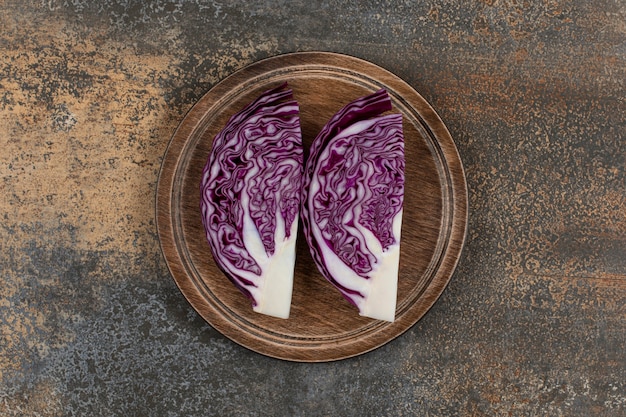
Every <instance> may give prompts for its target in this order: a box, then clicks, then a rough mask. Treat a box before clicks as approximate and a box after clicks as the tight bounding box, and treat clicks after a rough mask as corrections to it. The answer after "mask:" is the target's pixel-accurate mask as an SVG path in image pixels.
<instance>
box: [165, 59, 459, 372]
mask: <svg viewBox="0 0 626 417" xmlns="http://www.w3.org/2000/svg"><path fill="white" fill-rule="evenodd" d="M284 81H287V82H288V83H289V86H290V87H291V88H292V89H293V91H294V97H295V99H296V100H297V101H298V102H299V104H300V110H301V128H302V134H303V141H304V146H305V156H306V150H307V149H308V147H309V146H310V144H311V141H312V140H313V138H314V137H315V136H316V134H317V133H318V132H319V130H320V129H321V128H322V126H323V125H324V124H325V123H326V121H327V120H328V119H329V118H330V117H331V116H332V115H333V114H334V113H335V112H336V111H337V110H339V109H340V108H341V107H343V106H344V105H345V104H347V103H348V102H349V101H352V100H353V99H355V98H357V97H360V96H363V95H365V94H369V93H371V92H373V91H376V90H377V89H380V88H386V89H387V91H388V92H389V94H390V96H391V98H392V102H393V105H394V110H393V111H395V112H401V113H402V114H403V115H404V133H405V141H406V143H405V147H406V149H405V152H406V188H405V207H404V216H403V228H402V242H401V255H400V275H399V279H398V304H397V310H396V321H395V322H394V323H388V322H383V321H377V320H372V319H368V318H364V317H360V316H359V315H358V313H357V311H356V310H355V309H354V307H352V306H351V305H349V304H348V302H347V301H345V300H344V299H343V298H342V297H341V295H340V294H339V292H338V291H336V290H335V289H334V288H333V287H332V286H331V285H330V284H329V283H328V282H326V281H325V280H324V278H323V277H322V276H321V275H320V274H319V272H318V271H317V268H316V266H315V264H314V263H313V260H312V258H311V256H310V254H309V250H308V247H307V246H306V242H305V240H304V239H303V238H302V237H300V239H299V241H298V247H297V260H296V274H295V282H294V291H293V299H292V308H291V316H290V318H289V319H287V320H282V319H277V318H273V317H268V316H264V315H261V314H257V313H254V312H253V311H252V309H251V307H250V304H249V301H248V300H247V299H246V298H245V297H244V296H243V295H241V294H240V293H239V292H238V291H237V290H236V289H235V287H234V286H233V285H232V284H231V283H230V282H229V281H228V279H226V277H225V276H224V275H223V274H222V273H221V271H220V270H219V269H218V268H217V266H216V265H215V263H214V261H213V259H212V256H211V254H210V251H209V247H208V244H207V242H206V239H205V236H204V231H203V227H202V223H201V219H200V210H199V205H200V202H199V199H200V193H199V186H200V184H199V181H200V177H201V172H202V168H203V166H204V164H205V162H206V160H207V157H208V155H209V151H210V149H211V142H212V140H213V137H214V136H215V134H216V133H217V132H218V131H219V130H221V129H222V128H223V127H224V125H225V123H226V121H227V119H228V118H229V117H230V116H231V115H232V114H233V113H235V112H237V111H239V110H240V109H241V108H242V107H243V106H245V105H246V104H247V103H249V102H250V101H252V100H253V99H254V98H256V97H257V96H258V95H259V94H260V93H261V92H263V91H265V90H267V89H269V88H271V87H273V86H276V85H278V84H280V83H282V82H284ZM156 210H157V213H156V216H157V224H158V231H159V238H160V241H161V247H162V250H163V253H164V256H165V258H166V261H167V264H168V267H169V268H170V271H171V274H172V276H173V278H174V280H175V281H176V283H177V285H178V287H179V288H180V290H181V292H182V293H183V294H184V296H185V297H186V298H187V300H188V301H189V302H190V303H191V305H192V306H193V307H194V308H195V310H196V311H197V312H198V313H199V314H200V315H201V316H202V317H203V318H204V319H205V320H206V321H207V322H208V323H209V324H210V325H211V326H213V327H214V328H215V329H217V330H218V331H220V332H221V333H222V334H224V335H225V336H227V337H228V338H230V339H231V340H233V341H235V342H236V343H239V344H240V345H242V346H245V347H247V348H249V349H251V350H254V351H256V352H258V353H261V354H264V355H267V356H271V357H275V358H280V359H285V360H292V361H301V362H321V361H332V360H338V359H343V358H348V357H352V356H356V355H359V354H362V353H365V352H368V351H370V350H372V349H375V348H377V347H379V346H381V345H383V344H385V343H387V342H389V341H390V340H393V339H394V338H396V337H397V336H399V335H400V334H402V333H403V332H405V331H406V330H407V329H409V328H410V327H411V326H413V325H414V324H415V323H416V322H417V321H418V320H419V319H420V318H421V317H422V316H423V315H424V314H425V313H426V312H427V311H428V309H429V308H430V307H431V306H432V305H433V304H434V303H435V301H436V300H437V298H438V297H439V296H440V295H441V293H442V292H443V290H444V288H445V287H446V285H447V283H448V281H449V280H450V277H451V276H452V273H453V271H454V268H455V267H456V264H457V261H458V259H459V255H460V253H461V250H462V246H463V242H464V239H465V234H466V228H467V188H466V183H465V176H464V172H463V167H462V164H461V161H460V159H459V156H458V153H457V150H456V147H455V145H454V142H453V140H452V138H451V137H450V134H449V133H448V130H447V129H446V127H445V125H444V124H443V122H442V121H441V120H440V118H439V117H438V116H437V114H436V113H435V111H434V110H433V109H432V108H431V106H430V105H429V104H428V103H427V102H426V101H425V100H424V99H423V98H422V97H421V96H420V95H419V94H418V93H417V92H416V91H415V90H414V89H413V88H411V87H410V86H409V85H408V84H406V83H405V82H404V81H402V80H401V79H399V78H398V77H396V76H395V75H393V74H391V73H390V72H388V71H386V70H385V69H382V68H380V67H378V66H376V65H374V64H372V63H369V62H366V61H363V60H360V59H357V58H353V57H350V56H345V55H339V54H334V53H324V52H306V53H293V54H287V55H280V56H276V57H273V58H269V59H266V60H263V61H259V62H257V63H254V64H252V65H250V66H248V67H246V68H244V69H242V70H240V71H238V72H236V73H234V74H232V75H231V76H229V77H228V78H226V79H224V80H223V81H221V82H220V83H218V84H217V85H215V86H214V87H213V88H212V89H211V90H210V91H209V92H208V93H207V94H206V95H205V96H203V97H202V98H201V99H200V100H199V101H198V102H197V103H196V105H195V106H194V107H193V108H192V109H191V111H190V112H189V113H188V114H187V116H186V117H185V119H184V120H183V121H182V123H181V124H180V126H179V127H178V129H177V131H176V132H175V134H174V135H173V137H172V139H171V141H170V144H169V146H168V149H167V151H166V154H165V156H164V159H163V164H162V168H161V173H160V176H159V184H158V189H157V209H156Z"/></svg>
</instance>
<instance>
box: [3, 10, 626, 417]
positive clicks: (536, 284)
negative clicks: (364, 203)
mask: <svg viewBox="0 0 626 417" xmlns="http://www.w3.org/2000/svg"><path fill="white" fill-rule="evenodd" d="M0 6H1V9H2V12H0V27H1V28H2V30H1V31H0V57H2V59H0V148H1V152H0V176H1V180H2V181H1V182H0V187H1V188H0V189H1V192H2V194H3V196H4V197H3V198H2V199H0V216H1V218H2V222H1V223H0V225H1V227H0V272H1V275H0V415H2V416H46V417H47V416H179V415H181V416H210V415H215V416H230V415H233V416H369V415H371V416H414V415H418V416H481V415H485V416H591V415H593V416H624V415H626V353H625V348H624V346H626V175H625V165H626V160H625V159H626V158H625V154H626V117H625V115H626V102H625V97H626V23H625V22H626V4H625V3H624V2H623V1H619V0H615V1H610V0H603V1H596V2H587V1H583V0H574V1H570V2H566V1H559V0H542V1H537V2H522V1H509V0H482V1H476V2H463V1H460V0H445V1H441V0H428V1H423V2H408V1H406V2H404V1H397V2H385V1H372V0H369V1H364V2H354V1H350V2H342V1H336V0H329V1H299V0H296V1H290V2H287V1H268V0H263V1H257V2H247V1H237V0H233V1H215V0H212V1H199V0H150V1H149V0H146V1H139V0H129V1H113V0H99V1H93V2H86V1H81V0H76V1H62V0H45V1H16V0H4V1H2V2H0ZM309 50H323V51H334V52H340V53H345V54H350V55H354V56H357V57H360V58H363V59H367V60H370V61H372V62H374V63H376V64H378V65H380V66H383V67H385V68H387V69H388V70H390V71H392V72H394V73H396V74H397V75H398V76H400V77H401V78H403V79H404V80H406V81H407V82H408V83H410V84H411V85H412V86H413V87H414V88H415V89H416V90H418V91H419V92H420V93H421V94H422V95H423V96H424V97H425V98H426V99H427V100H428V101H429V102H430V103H431V104H432V105H433V107H434V108H435V109H436V110H437V112H438V113H439V114H440V116H441V117H442V119H443V120H444V122H445V123H446V125H447V126H448V128H449V130H450V132H451V134H452V137H453V138H454V140H455V142H456V144H457V147H458V149H459V152H460V155H461V158H462V160H463V163H464V165H465V169H466V176H467V182H468V187H469V197H470V200H469V201H470V217H469V231H468V236H467V241H466V246H465V250H464V252H463V256H462V258H461V261H460V263H459V266H458V268H457V271H456V273H455V275H454V277H453V279H452V281H451V282H450V285H449V286H448V288H447V289H446V291H445V292H444V294H443V295H442V297H441V299H440V300H439V301H438V302H437V303H436V304H435V306H434V307H433V308H432V309H431V311H430V312H429V313H428V314H427V315H426V316H425V317H424V318H423V319H422V320H421V321H420V322H418V323H417V324H416V325H415V326H414V327H413V328H411V329H410V330H409V331H408V332H407V333H405V334H404V335H402V336H401V337H399V338H398V339H396V340H394V341H392V342H391V343H389V344H387V345H385V346H383V347H381V348H379V349H377V350H375V351H373V352H370V353H368V354H365V355H362V356H359V357H356V358H353V359H348V360H344V361H339V362H333V363H323V364H299V363H290V362H284V361H279V360H275V359H270V358H267V357H264V356H261V355H258V354H256V353H253V352H250V351H248V350H246V349H244V348H241V347H239V346H238V345H236V344H234V343H232V342H231V341H230V340H228V339H226V338H224V337H223V336H222V335H220V334H219V333H218V332H216V331H215V330H214V329H212V328H211V327H210V326H208V325H207V324H206V323H205V322H204V321H203V320H202V319H201V318H199V316H198V315H197V314H196V313H195V312H194V310H193V309H192V308H191V307H190V306H189V304H188V303H187V302H186V301H185V299H184V298H183V297H182V295H181V294H180V293H179V291H178V290H177V288H176V286H175V284H174V282H173V280H172V279H171V277H170V275H169V272H168V270H167V266H166V264H165V261H164V259H163V257H162V255H161V251H160V247H159V242H158V236H157V233H156V226H155V220H154V204H155V203H154V201H155V186H156V182H157V176H158V172H159V168H160V163H161V158H162V155H163V153H164V151H165V148H166V146H167V143H168V140H169V139H170V137H171V135H172V134H173V132H174V130H175V129H176V126H177V125H178V123H180V121H181V120H182V118H183V117H184V115H185V113H186V112H187V111H188V110H189V109H190V107H191V106H192V105H193V104H194V103H195V102H196V101H197V100H198V99H199V98H200V97H201V96H202V95H203V94H204V93H205V92H206V91H207V90H208V89H210V88H211V86H212V85H214V84H215V83H216V82H218V81H219V80H220V79H222V78H223V77H225V76H227V75H228V74H230V73H231V72H233V71H235V70H237V69H239V68H241V67H243V66H245V65H247V64H249V63H251V62H254V61H256V60H258V59H261V58H265V57H268V56H272V55H276V54H281V53H286V52H292V51H309Z"/></svg>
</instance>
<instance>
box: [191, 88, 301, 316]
mask: <svg viewBox="0 0 626 417" xmlns="http://www.w3.org/2000/svg"><path fill="white" fill-rule="evenodd" d="M292 97H293V95H292V91H291V90H290V89H288V88H287V85H286V83H285V84H283V85H281V86H279V87H277V88H275V89H272V90H269V91H266V92H264V93H263V94H261V95H260V96H259V97H258V98H257V99H256V100H255V101H253V102H252V103H250V104H249V105H248V106H246V107H245V108H244V109H242V110H241V111H240V112H239V113H237V114H235V115H233V116H232V117H231V118H230V119H229V120H228V122H227V124H226V126H225V128H224V129H223V130H222V131H221V132H219V133H218V134H217V135H216V136H215V139H214V140H213V147H212V149H211V153H210V155H209V158H208V161H207V163H206V166H205V167H204V171H203V174H202V180H201V185H200V188H201V193H202V195H201V210H202V222H203V224H204V228H205V231H206V237H207V240H208V241H209V246H210V247H211V252H212V254H213V257H214V259H215V261H216V263H217V265H218V266H219V267H220V269H221V270H222V271H223V272H224V273H225V274H226V276H227V277H228V278H229V279H230V280H231V281H232V282H233V284H234V285H235V286H236V287H237V288H238V289H239V290H240V291H241V292H242V293H243V294H244V295H245V296H247V297H248V298H249V299H250V300H251V302H252V306H253V310H254V311H256V312H259V313H263V314H267V315H270V316H275V317H280V318H287V317H289V311H290V307H291V294H292V287H293V273H294V263H295V256H296V251H295V247H296V236H297V229H298V218H299V207H300V196H301V187H302V169H303V168H302V167H303V150H302V134H301V131H300V119H299V107H298V104H297V102H296V101H294V100H293V98H292Z"/></svg>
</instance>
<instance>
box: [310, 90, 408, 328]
mask: <svg viewBox="0 0 626 417" xmlns="http://www.w3.org/2000/svg"><path fill="white" fill-rule="evenodd" d="M388 110H391V100H390V98H389V95H388V94H387V92H386V91H385V90H379V91H377V92H376V93H374V94H371V95H369V96H365V97H362V98H360V99H357V100H355V101H353V102H352V103H350V104H348V105H347V106H345V107H344V108H343V109H341V110H340V111H339V112H338V113H336V114H335V115H334V116H333V117H332V118H331V119H330V120H329V121H328V123H327V124H326V125H325V126H324V128H323V129H322V130H321V132H320V133H319V134H318V135H317V137H316V138H315V140H314V141H313V143H312V145H311V150H310V155H309V157H308V159H307V163H306V167H305V173H304V179H303V197H302V199H303V201H302V223H303V226H304V235H305V237H306V239H307V243H308V244H309V248H310V250H311V254H312V256H313V259H314V260H315V263H316V264H317V266H318V268H319V270H320V272H321V273H322V275H323V276H324V277H325V278H326V279H327V280H328V281H330V282H331V283H332V284H333V285H334V286H335V287H337V288H338V289H339V291H340V292H341V294H342V295H343V296H344V297H345V298H346V299H347V300H348V301H349V302H350V303H352V304H353V305H355V306H356V307H357V308H358V310H359V314H360V315H362V316H365V317H371V318H374V319H380V320H387V321H390V322H393V321H394V320H395V312H396V297H397V282H398V267H399V258H400V231H401V225H402V207H403V206H402V205H403V200H404V166H405V161H404V136H403V130H402V115H401V114H383V113H385V112H386V111H388Z"/></svg>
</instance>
